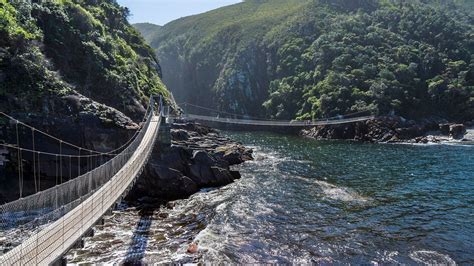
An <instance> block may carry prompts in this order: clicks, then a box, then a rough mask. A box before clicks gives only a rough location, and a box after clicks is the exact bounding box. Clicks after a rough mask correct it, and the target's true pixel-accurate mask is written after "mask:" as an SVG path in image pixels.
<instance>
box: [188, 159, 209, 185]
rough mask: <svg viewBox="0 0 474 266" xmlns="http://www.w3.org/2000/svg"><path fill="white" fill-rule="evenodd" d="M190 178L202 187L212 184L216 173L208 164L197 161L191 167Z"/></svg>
mask: <svg viewBox="0 0 474 266" xmlns="http://www.w3.org/2000/svg"><path fill="white" fill-rule="evenodd" d="M189 170H190V172H189V173H190V178H191V179H192V180H193V181H194V182H196V183H197V184H198V185H199V186H200V187H206V186H212V185H213V178H214V174H213V173H212V170H211V167H210V166H209V165H207V164H202V163H197V164H193V165H191V166H190V168H189Z"/></svg>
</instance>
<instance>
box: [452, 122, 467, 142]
mask: <svg viewBox="0 0 474 266" xmlns="http://www.w3.org/2000/svg"><path fill="white" fill-rule="evenodd" d="M464 134H466V127H465V126H464V125H463V124H454V125H450V126H449V136H451V137H452V138H454V139H462V138H463V137H464Z"/></svg>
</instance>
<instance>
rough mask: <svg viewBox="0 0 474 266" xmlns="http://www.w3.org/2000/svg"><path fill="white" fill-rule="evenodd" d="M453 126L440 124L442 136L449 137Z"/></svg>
mask: <svg viewBox="0 0 474 266" xmlns="http://www.w3.org/2000/svg"><path fill="white" fill-rule="evenodd" d="M450 127H451V125H450V124H439V131H440V132H441V134H442V135H445V136H448V135H449V132H450V131H451V130H450Z"/></svg>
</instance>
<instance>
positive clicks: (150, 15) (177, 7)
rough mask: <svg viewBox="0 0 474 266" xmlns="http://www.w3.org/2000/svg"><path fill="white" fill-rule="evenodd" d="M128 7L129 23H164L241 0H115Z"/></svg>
mask: <svg viewBox="0 0 474 266" xmlns="http://www.w3.org/2000/svg"><path fill="white" fill-rule="evenodd" d="M117 2H118V3H119V4H120V5H122V6H126V7H128V9H129V10H130V13H131V16H130V17H129V20H130V23H139V22H150V23H153V24H157V25H164V24H166V23H168V22H170V21H172V20H175V19H178V18H181V17H186V16H190V15H195V14H199V13H203V12H206V11H209V10H212V9H216V8H218V7H222V6H227V5H231V4H235V3H239V2H241V0H117Z"/></svg>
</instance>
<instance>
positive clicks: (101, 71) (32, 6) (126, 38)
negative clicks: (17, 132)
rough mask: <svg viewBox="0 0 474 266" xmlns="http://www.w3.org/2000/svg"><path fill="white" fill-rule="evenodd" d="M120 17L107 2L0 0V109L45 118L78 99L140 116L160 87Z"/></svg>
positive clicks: (140, 44) (154, 64)
mask: <svg viewBox="0 0 474 266" xmlns="http://www.w3.org/2000/svg"><path fill="white" fill-rule="evenodd" d="M34 2H36V1H34ZM127 15H128V10H127V9H125V8H122V7H120V6H119V5H118V4H117V3H116V2H115V1H112V0H94V1H92V0H63V1H42V2H38V3H26V2H23V1H22V2H18V1H7V0H0V96H1V104H0V110H1V111H7V112H9V113H11V112H28V113H42V114H43V115H47V114H48V113H51V112H54V110H55V109H57V108H59V107H58V106H63V107H64V108H65V109H71V108H73V107H69V108H67V106H68V105H72V106H76V105H79V106H78V107H80V108H82V106H80V105H81V104H80V103H79V102H78V99H79V98H80V97H82V96H80V95H84V96H86V97H88V98H90V99H91V100H93V101H95V102H98V103H102V104H105V105H107V106H110V107H114V108H116V109H118V110H120V111H122V112H123V113H125V114H126V115H128V116H130V117H132V118H133V119H139V118H141V116H142V114H143V112H144V107H145V105H146V103H147V101H148V100H147V99H148V96H149V95H151V94H164V95H167V90H166V89H165V87H164V85H163V84H162V82H161V80H160V72H161V70H160V66H159V64H158V61H157V60H156V57H155V55H154V52H153V50H151V48H150V47H149V46H148V45H146V44H145V42H144V40H143V38H142V37H141V35H140V34H139V33H138V32H137V31H136V30H135V29H134V28H133V27H132V26H131V25H129V23H128V22H127ZM68 96H74V97H68ZM67 99H75V100H69V102H68V100H67ZM63 115H64V114H63Z"/></svg>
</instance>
